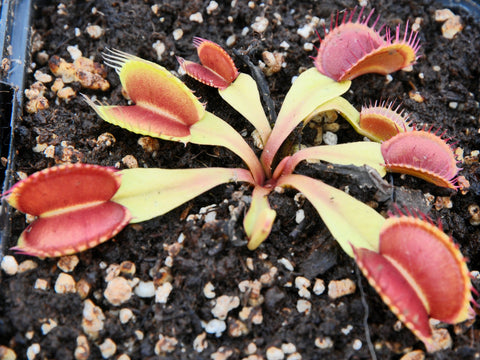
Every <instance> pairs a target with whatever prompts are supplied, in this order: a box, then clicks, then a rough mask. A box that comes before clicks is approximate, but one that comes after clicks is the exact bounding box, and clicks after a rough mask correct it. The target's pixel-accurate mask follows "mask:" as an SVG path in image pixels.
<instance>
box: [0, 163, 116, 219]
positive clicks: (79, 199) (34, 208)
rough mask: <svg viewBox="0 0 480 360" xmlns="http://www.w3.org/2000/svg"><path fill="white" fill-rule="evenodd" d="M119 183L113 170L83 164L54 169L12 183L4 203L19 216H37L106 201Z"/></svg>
mask: <svg viewBox="0 0 480 360" xmlns="http://www.w3.org/2000/svg"><path fill="white" fill-rule="evenodd" d="M120 182H121V179H120V177H119V174H118V172H117V171H116V170H115V169H113V168H108V167H103V166H97V165H87V164H74V165H61V166H55V167H51V168H48V169H45V170H42V171H39V172H37V173H35V174H33V175H31V176H29V177H27V178H26V179H25V180H22V181H19V182H18V183H16V184H15V185H14V186H13V187H12V189H11V190H10V191H9V195H8V198H7V201H8V203H9V204H10V205H11V206H13V207H14V208H16V209H18V210H20V211H21V212H23V213H26V214H30V215H35V216H40V215H42V214H45V213H49V212H52V211H58V210H62V209H68V208H70V207H75V206H79V205H81V204H89V203H98V202H104V201H108V200H110V199H111V198H112V196H113V195H114V194H115V192H116V191H117V190H118V188H119V187H120Z"/></svg>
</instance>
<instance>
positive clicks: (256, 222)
mask: <svg viewBox="0 0 480 360" xmlns="http://www.w3.org/2000/svg"><path fill="white" fill-rule="evenodd" d="M271 191H272V189H268V188H265V187H261V186H255V188H254V189H253V193H252V203H251V204H250V208H249V209H248V211H247V214H246V215H245V218H244V219H243V227H244V228H245V233H246V234H247V236H248V249H250V250H255V249H256V248H257V247H258V246H260V244H261V243H262V242H263V241H264V240H265V239H266V238H267V237H268V235H270V231H271V230H272V226H273V222H274V221H275V217H276V216H277V213H276V212H275V210H273V209H272V208H270V204H269V203H268V197H267V196H268V194H269V193H270V192H271Z"/></svg>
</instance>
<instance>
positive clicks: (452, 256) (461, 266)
mask: <svg viewBox="0 0 480 360" xmlns="http://www.w3.org/2000/svg"><path fill="white" fill-rule="evenodd" d="M379 237H380V241H379V248H378V252H373V251H370V250H367V249H358V248H355V247H354V253H355V258H356V261H357V263H358V265H359V267H360V268H361V270H362V272H363V273H364V275H365V276H366V278H367V279H368V281H369V282H370V284H371V285H372V286H373V287H374V288H375V289H376V290H377V292H378V293H379V294H380V296H381V297H382V299H383V300H384V302H385V303H386V304H387V305H388V306H389V307H390V309H391V310H392V312H394V313H395V314H396V315H397V317H398V318H399V319H400V320H401V321H403V322H404V323H405V325H406V326H407V327H408V328H409V329H410V330H412V332H413V333H414V334H415V335H417V336H418V337H419V338H420V339H421V340H422V341H423V342H424V343H425V346H426V347H427V350H428V351H435V349H436V348H435V347H434V346H433V338H432V330H431V328H430V325H429V321H428V320H429V318H430V317H432V318H435V319H437V320H440V321H443V322H447V323H450V324H456V323H459V322H462V321H464V320H467V319H469V318H472V317H474V316H475V314H474V312H473V309H472V307H471V305H470V302H472V301H473V299H472V294H471V291H472V284H471V281H470V276H469V275H470V274H469V271H468V268H467V265H466V261H465V258H464V257H463V256H462V254H461V253H460V251H459V250H458V246H456V245H455V244H454V243H453V241H452V239H451V238H450V237H449V236H448V235H446V234H445V233H444V232H443V231H442V229H441V227H437V226H435V225H434V224H433V223H432V222H431V221H430V220H428V219H427V218H426V216H425V215H423V214H419V215H416V214H415V215H412V214H411V213H408V215H403V214H402V215H398V216H392V217H390V218H389V219H387V220H386V221H385V223H384V225H383V226H382V229H381V231H380V234H379ZM439 280H441V281H439Z"/></svg>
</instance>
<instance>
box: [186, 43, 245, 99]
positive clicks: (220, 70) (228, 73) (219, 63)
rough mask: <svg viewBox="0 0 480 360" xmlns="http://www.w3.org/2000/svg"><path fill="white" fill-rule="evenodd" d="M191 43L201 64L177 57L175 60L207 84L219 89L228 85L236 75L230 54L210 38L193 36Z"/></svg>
mask: <svg viewBox="0 0 480 360" xmlns="http://www.w3.org/2000/svg"><path fill="white" fill-rule="evenodd" d="M193 44H194V45H195V47H196V48H197V53H198V57H199V58H200V62H201V63H202V65H200V64H196V63H194V62H192V61H188V60H185V59H182V58H180V57H178V58H177V60H178V62H179V63H180V66H181V67H182V68H183V69H184V70H185V72H186V73H187V74H188V75H190V76H191V77H193V78H194V79H196V80H198V81H200V82H202V83H204V84H206V85H208V86H212V87H215V88H219V89H221V90H223V89H226V88H227V87H228V86H230V84H231V83H232V82H233V81H234V80H235V79H236V78H237V76H238V70H237V68H236V66H235V63H234V62H233V60H232V58H231V57H230V55H228V54H227V52H226V51H225V50H223V49H222V47H221V46H220V45H218V44H216V43H214V42H212V41H210V40H205V39H202V38H199V37H195V38H194V39H193Z"/></svg>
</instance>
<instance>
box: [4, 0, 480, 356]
mask: <svg viewBox="0 0 480 360" xmlns="http://www.w3.org/2000/svg"><path fill="white" fill-rule="evenodd" d="M355 6H358V3H357V2H356V1H348V0H344V1H321V2H313V1H293V0H279V1H265V2H262V3H261V2H257V1H250V2H247V1H236V0H233V1H228V2H225V3H223V2H219V4H218V7H215V6H213V3H210V2H209V1H198V0H194V1H179V0H174V1H157V2H153V1H148V0H145V1H143V0H142V1H139V0H136V1H102V0H95V1H87V2H84V1H65V2H58V1H51V2H45V3H39V4H37V6H36V9H35V14H34V19H33V24H32V27H33V30H34V36H33V44H32V63H31V65H30V68H31V74H30V75H29V77H28V84H27V88H29V87H31V86H32V84H33V83H34V82H35V81H36V79H35V76H34V74H35V72H36V71H37V70H40V71H41V72H43V73H44V74H49V75H51V76H52V77H53V79H55V76H53V74H52V73H51V71H50V69H49V66H48V60H49V59H51V58H52V57H53V56H54V55H57V56H59V57H61V58H63V59H65V60H66V61H68V62H72V61H73V60H72V57H71V54H72V50H71V48H69V46H76V47H78V50H80V51H81V53H82V54H83V56H85V57H90V58H92V59H94V60H95V61H97V62H99V63H101V62H102V51H104V50H105V49H106V48H110V49H119V50H122V51H125V52H128V53H131V54H135V55H137V56H140V57H142V58H145V59H148V60H151V61H155V62H159V63H161V64H162V65H163V66H165V67H166V68H168V69H171V70H178V63H177V61H176V59H175V56H181V57H184V58H187V59H190V60H196V59H197V58H196V53H195V49H194V47H193V45H192V38H193V37H194V36H199V37H202V38H206V39H210V40H212V41H214V42H216V43H218V44H220V45H222V46H223V47H224V48H225V49H227V51H228V52H229V53H230V54H232V56H233V52H234V50H237V51H240V52H242V53H243V54H246V55H247V56H248V58H249V59H250V60H251V61H252V62H253V63H254V64H258V63H259V61H260V60H262V52H264V51H269V52H271V53H274V52H278V53H281V54H283V55H284V65H283V67H281V68H280V69H279V71H278V72H275V73H273V74H272V75H271V76H268V77H267V78H266V81H267V84H268V86H269V88H270V92H271V98H272V100H273V103H274V107H275V110H276V111H278V109H279V108H280V106H281V103H282V100H283V98H284V96H285V94H286V93H287V91H288V89H289V87H290V85H291V81H292V78H293V77H294V76H297V75H298V74H299V72H300V71H302V70H304V69H306V68H309V67H311V66H312V60H311V59H310V58H309V56H312V55H314V51H315V49H314V48H313V50H310V49H311V47H310V48H309V45H308V44H307V45H305V44H306V43H312V44H313V45H318V44H319V40H318V38H317V35H316V34H315V33H314V32H313V31H312V32H311V33H310V35H308V37H307V38H304V37H302V36H301V35H300V34H299V33H298V32H297V30H298V29H300V28H302V27H304V26H305V25H306V24H309V23H311V22H312V21H315V19H313V17H314V16H316V17H318V18H319V19H326V22H327V26H328V24H329V17H330V15H331V14H332V13H333V12H335V11H339V10H343V9H345V8H350V9H351V8H353V7H355ZM371 8H375V9H376V12H377V13H380V14H381V15H382V17H381V20H380V24H383V23H385V24H387V25H388V26H390V27H392V28H393V27H395V26H396V25H397V24H402V27H403V26H404V24H405V22H406V21H407V20H409V23H410V24H413V23H415V22H416V23H417V24H418V25H419V28H420V33H419V37H420V39H421V50H420V54H421V57H420V58H419V60H418V63H417V64H415V65H414V66H413V69H412V70H411V71H399V72H396V73H394V74H392V75H391V77H389V78H386V77H385V76H380V75H365V76H362V77H360V78H357V79H355V80H354V81H353V84H352V87H351V90H350V91H349V92H348V93H347V94H346V97H347V98H348V100H349V101H351V103H352V104H354V105H355V106H356V107H357V108H360V107H361V106H362V105H364V104H367V103H368V102H370V101H375V100H377V99H388V100H393V99H398V100H397V103H399V104H400V103H401V104H402V107H403V108H404V109H405V111H406V112H408V113H409V114H410V118H411V119H412V121H414V122H415V123H417V124H419V125H422V124H428V125H429V126H430V125H431V126H433V128H434V129H441V131H446V135H445V136H446V137H451V138H452V142H453V141H456V142H457V143H456V146H458V147H459V149H460V150H459V151H457V154H458V156H459V160H460V161H461V164H460V165H459V166H461V167H462V168H463V170H462V171H461V175H463V176H464V177H465V178H466V179H467V180H468V181H469V183H470V187H469V188H468V189H467V190H465V191H463V192H460V191H459V192H453V191H450V190H445V189H442V188H439V187H436V186H434V185H431V184H428V183H426V182H424V181H422V180H419V179H415V178H412V177H409V176H398V175H389V176H388V177H387V180H388V181H389V182H391V183H392V184H393V185H394V192H393V193H389V194H387V196H380V195H381V194H379V191H378V189H377V188H376V187H375V185H374V184H370V185H369V184H366V183H365V181H366V180H365V177H364V174H363V175H362V173H361V172H359V171H357V170H352V169H351V168H350V169H348V168H342V167H331V166H328V167H327V166H325V165H302V166H300V167H299V168H298V169H297V171H298V172H300V173H304V174H308V175H311V176H314V177H317V178H319V179H322V180H324V181H326V182H327V183H329V184H332V185H334V186H336V187H338V188H341V189H345V188H346V187H347V186H348V190H349V191H350V193H351V194H352V195H353V196H355V197H357V198H358V199H360V200H362V201H365V202H368V203H370V204H376V206H377V207H378V208H377V210H378V211H380V212H382V213H385V212H386V211H387V210H388V209H391V208H392V203H393V202H392V199H395V200H396V202H397V204H399V206H404V205H407V206H410V207H412V206H414V207H417V208H420V209H422V210H423V211H425V212H427V213H428V214H429V215H430V216H431V217H432V218H433V219H438V220H439V221H440V222H441V223H442V224H443V228H444V230H445V232H447V233H448V234H451V235H452V236H453V238H454V239H455V241H456V242H457V243H458V244H459V246H460V249H461V251H462V253H463V254H464V255H465V256H466V257H467V258H469V268H470V270H472V271H473V270H477V272H476V273H473V274H477V275H478V270H480V240H479V239H480V228H479V226H474V225H472V223H473V224H475V222H474V221H471V218H472V212H474V211H475V209H477V211H478V205H480V168H479V163H478V151H476V150H480V135H479V131H480V110H479V101H480V82H479V79H480V62H479V61H478V58H479V56H480V24H479V23H475V21H474V19H472V18H471V17H470V16H469V15H468V14H466V13H464V12H462V11H461V10H459V9H453V11H454V12H455V13H456V14H458V15H460V16H461V20H462V23H463V25H464V27H463V30H462V31H460V32H459V33H457V34H456V36H455V37H454V38H453V39H447V38H445V37H443V36H442V30H441V27H442V23H440V22H436V21H435V15H434V13H435V10H437V9H439V8H441V6H439V5H438V4H436V3H435V2H434V1H428V0H425V1H408V0H405V1H403V0H400V1H398V0H395V1H391V0H387V1H368V5H367V8H366V11H369V10H370V9H371ZM198 13H199V14H201V17H199V16H198ZM263 19H266V20H268V25H267V26H266V28H265V29H264V31H263V32H255V31H253V30H252V24H254V23H260V22H261V21H263ZM93 25H97V26H98V28H97V27H91V26H93ZM316 27H317V28H318V29H319V32H320V33H321V34H323V27H322V26H321V24H318V25H317V26H316ZM98 29H100V33H99V34H98V33H96V31H98ZM89 31H90V32H89ZM180 32H182V33H183V34H182V35H181V36H180ZM174 34H175V36H177V38H176V39H175V38H174ZM92 36H93V37H92ZM179 36H180V37H179ZM227 39H228V45H227ZM162 47H164V52H163V53H162V54H161V55H159V53H161V50H162ZM69 49H70V51H69ZM233 57H234V60H235V62H236V64H237V66H238V67H239V69H240V71H243V72H250V70H249V68H248V67H247V66H246V64H245V62H243V61H242V60H241V59H240V58H239V57H235V56H233ZM37 76H38V73H37ZM53 79H52V80H53ZM182 79H183V80H184V81H185V82H186V84H187V85H188V86H189V87H190V88H192V89H194V90H195V92H196V95H198V96H199V97H200V98H201V100H202V101H206V102H207V109H208V110H209V111H211V112H213V113H215V114H217V115H218V116H220V117H222V118H224V119H226V120H228V122H229V123H231V124H232V125H233V126H234V127H235V128H236V129H238V130H239V131H241V132H243V133H245V135H246V139H247V140H248V141H249V142H252V139H251V137H250V133H251V131H252V128H251V127H250V125H249V124H248V123H246V121H245V120H244V119H242V117H241V116H239V115H238V114H237V113H236V112H235V111H233V110H231V109H230V108H229V107H228V106H226V104H225V103H224V102H223V101H222V100H221V98H220V97H219V96H218V93H217V92H216V90H213V89H210V88H207V87H206V86H203V85H202V84H200V83H197V82H195V81H193V80H191V79H188V78H186V77H183V78H182ZM107 80H108V82H109V83H110V88H109V89H108V90H106V91H101V90H92V89H88V88H85V87H84V86H82V85H81V83H80V82H78V81H76V82H72V83H70V84H66V86H71V87H72V89H73V90H74V91H75V93H76V95H75V96H73V97H72V98H70V99H69V100H68V101H66V100H65V99H62V98H60V95H59V94H56V93H55V92H53V91H52V90H51V86H52V84H53V81H51V82H48V81H47V82H46V84H45V85H46V91H45V94H44V96H45V98H46V99H47V100H48V103H49V107H48V108H47V109H44V110H38V111H36V112H34V113H29V112H27V111H24V115H23V116H22V117H21V118H20V119H18V123H17V126H16V128H15V146H16V151H17V164H16V171H17V172H16V174H17V175H16V176H18V179H20V178H21V177H22V176H24V175H29V174H32V173H34V172H35V171H38V170H41V169H44V168H47V167H49V166H53V165H55V164H60V163H64V162H78V161H81V162H85V163H92V164H100V165H106V166H116V167H118V168H126V167H128V166H134V165H135V161H136V163H137V164H138V166H139V167H152V168H153V167H163V168H195V167H205V166H228V167H230V166H232V167H233V166H235V167H241V166H243V165H242V163H241V161H240V160H239V159H238V158H237V157H236V156H234V155H232V154H230V153H229V152H228V151H226V150H224V149H221V148H214V147H201V146H196V145H187V146H184V145H182V144H178V143H173V142H167V141H158V143H156V142H155V141H154V142H153V143H154V146H157V145H158V149H157V150H154V151H153V152H152V151H150V150H151V149H148V148H147V149H145V148H144V147H142V146H140V145H139V144H138V140H139V138H141V136H139V135H136V134H133V133H131V132H128V131H127V130H124V129H121V128H119V127H116V126H113V125H110V124H108V123H106V122H104V121H102V120H101V119H100V118H99V117H98V116H96V114H95V113H94V111H93V110H92V109H91V108H90V107H89V106H88V105H87V104H86V103H85V101H84V100H83V98H82V97H81V96H80V93H84V94H87V95H88V96H90V97H92V96H96V97H97V98H98V99H100V100H102V101H103V100H104V101H106V102H108V103H109V104H120V103H125V101H126V100H125V99H124V98H123V96H122V92H121V86H120V84H119V80H118V77H117V75H116V74H115V71H114V70H112V69H108V75H107ZM27 101H28V100H27ZM42 101H43V100H42ZM36 104H38V102H37V103H36ZM34 105H35V103H34V104H33V105H32V103H30V106H34ZM337 123H338V124H339V127H338V130H337V129H336V130H337V131H336V135H337V136H338V142H339V143H341V142H349V141H352V140H361V139H362V137H361V136H360V135H358V134H356V133H355V132H354V131H353V130H352V129H351V127H350V126H349V125H348V123H347V122H346V121H344V120H343V119H341V118H339V119H338V120H337ZM317 131H318V130H317V129H312V128H307V131H305V132H304V133H303V136H302V138H301V139H300V138H299V136H300V135H298V138H294V139H293V141H300V140H301V141H302V142H303V143H307V144H309V143H311V141H312V140H313V139H314V138H315V137H316V135H317ZM132 157H133V158H132ZM132 161H133V165H131V164H132ZM366 185H367V186H366ZM250 191H251V190H250V189H249V188H248V187H245V186H242V185H241V184H230V185H224V186H219V187H217V188H215V189H213V190H211V191H208V192H207V193H205V194H203V195H201V196H199V197H197V198H195V199H194V200H192V201H189V202H188V203H186V204H184V205H182V206H180V207H179V208H177V209H175V210H173V211H171V212H170V213H168V214H166V215H164V216H162V217H159V218H155V219H153V220H151V221H147V222H144V223H141V224H138V225H134V226H133V225H132V226H128V227H127V228H125V230H123V231H122V232H121V233H120V234H119V235H118V236H116V237H115V239H114V240H111V241H108V242H106V243H104V244H102V245H100V246H98V247H96V248H94V249H91V250H88V251H85V252H83V253H80V254H77V255H76V256H74V257H69V258H62V259H58V258H57V259H46V260H41V259H37V258H33V259H32V258H28V257H26V256H19V255H14V254H13V253H12V252H11V251H9V250H8V248H9V247H11V246H13V245H14V244H15V242H16V239H17V237H18V235H19V234H20V232H21V231H22V230H23V228H24V227H25V226H26V225H25V216H24V215H23V214H21V213H18V212H12V222H13V234H12V239H11V240H10V242H8V243H5V244H3V246H5V255H14V256H15V259H16V262H17V263H18V264H20V265H21V266H20V267H21V271H18V272H17V273H16V274H14V275H8V274H7V273H6V272H5V271H2V272H1V273H0V288H1V289H2V290H1V291H0V345H4V346H6V347H9V348H10V349H12V350H13V351H15V353H16V355H17V358H18V359H27V358H28V359H34V358H35V359H59V360H60V359H61V360H68V359H101V358H102V356H103V357H104V358H112V359H122V360H125V359H217V360H218V359H232V360H233V359H244V358H248V359H250V360H253V359H283V358H285V359H290V360H293V359H371V358H374V357H376V358H378V359H400V358H402V356H404V355H405V354H406V353H409V352H412V351H414V350H420V351H422V350H423V351H424V350H425V349H424V346H423V344H422V343H421V342H420V341H419V340H418V339H416V338H415V336H414V335H413V334H412V333H411V332H410V331H409V330H408V329H406V328H405V327H404V326H402V325H401V323H400V322H399V321H398V320H397V318H396V317H395V315H393V313H392V312H390V310H389V309H388V307H387V306H386V305H385V304H384V303H383V302H382V301H381V299H380V297H379V296H378V295H377V293H376V292H375V291H374V290H373V289H372V288H371V287H370V286H369V285H368V284H367V282H366V280H365V278H364V277H363V276H361V275H359V274H358V270H357V267H356V265H355V262H354V261H353V260H352V259H351V258H349V257H348V256H347V255H345V254H344V253H343V252H342V250H341V248H340V247H339V246H338V245H337V244H336V242H335V240H334V239H333V238H332V236H331V235H330V233H329V231H328V230H327V229H326V228H325V226H324V224H323V222H322V220H321V219H320V217H319V216H318V214H317V213H316V212H315V210H314V209H313V207H312V206H311V205H310V204H309V203H308V201H299V200H298V197H295V195H296V193H295V192H294V191H286V192H285V193H284V194H278V193H273V194H272V195H271V196H270V202H271V204H272V207H274V209H275V210H276V211H277V213H278V215H277V219H276V221H275V225H274V227H273V230H272V233H271V235H270V237H269V238H268V239H267V240H266V241H265V242H264V243H263V244H262V245H261V246H260V248H259V249H257V250H256V251H253V252H252V251H249V250H248V249H247V248H246V247H245V235H244V233H243V228H242V218H243V212H244V209H245V201H247V202H248V196H249V195H250V194H251V193H250ZM475 206H476V208H475ZM299 209H303V211H304V214H305V219H304V220H303V222H301V223H300V224H297V222H296V221H295V216H296V212H297V210H299ZM236 212H238V214H240V216H239V217H238V218H237V217H236V216H235V213H236ZM477 216H478V214H477ZM232 239H236V240H235V241H232ZM26 260H30V261H29V262H28V261H27V262H25V261H26ZM76 260H78V264H77V263H76ZM32 261H33V262H32ZM425 261H428V259H425ZM25 269H26V270H25ZM114 278H116V279H117V280H112V279H114ZM119 278H121V279H123V280H120V281H118V279H119ZM345 279H350V280H352V281H353V282H354V283H355V284H356V287H357V289H356V291H354V292H353V293H351V294H349V295H345V296H341V297H339V298H337V299H332V298H331V297H329V295H328V285H329V284H330V282H331V281H333V280H345ZM306 280H308V281H310V285H309V284H308V283H306ZM302 281H303V282H304V284H306V285H307V286H306V290H307V291H305V289H304V290H303V291H300V292H299V289H298V288H297V287H296V283H299V282H302ZM322 281H323V282H324V284H325V287H327V289H326V290H325V291H324V292H321V291H320V289H321V286H320V284H321V282H322ZM438 281H441V278H439V279H438ZM114 282H117V283H116V284H112V283H114ZM473 283H474V285H475V286H476V287H477V288H480V280H479V278H478V276H477V278H476V279H474V280H473ZM114 285H116V286H117V288H116V289H117V290H118V287H120V288H122V286H123V288H122V289H124V290H123V291H120V292H114V294H115V296H112V295H111V294H110V293H111V290H112V288H114ZM132 289H133V290H132ZM155 292H156V294H155ZM317 293H318V294H317ZM308 294H310V297H309V296H308ZM130 295H131V296H130ZM122 296H123V297H122ZM167 296H168V297H167ZM162 297H163V299H162ZM165 298H166V302H165ZM122 301H124V302H122ZM222 301H226V302H227V303H228V304H229V305H230V306H227V305H226V307H227V309H230V308H231V309H230V311H229V312H228V315H226V316H222V315H219V314H218V313H217V310H219V308H220V305H218V304H220V303H222ZM305 306H306V307H307V308H308V307H309V306H311V308H309V310H307V311H304V310H305ZM212 310H213V313H212ZM224 310H225V309H224ZM367 311H368V319H367V320H365V318H366V312H367ZM212 320H213V321H212ZM440 326H443V327H445V328H446V329H447V330H448V333H449V335H450V337H451V340H452V344H451V346H450V347H449V348H447V349H445V350H442V351H439V352H436V353H433V354H425V358H426V359H477V358H479V357H480V341H479V338H480V322H479V321H476V322H473V321H472V322H470V323H468V324H464V325H459V326H448V325H440ZM224 327H225V328H224ZM412 355H413V354H410V355H409V356H412ZM419 356H420V355H419ZM419 358H421V357H419Z"/></svg>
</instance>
